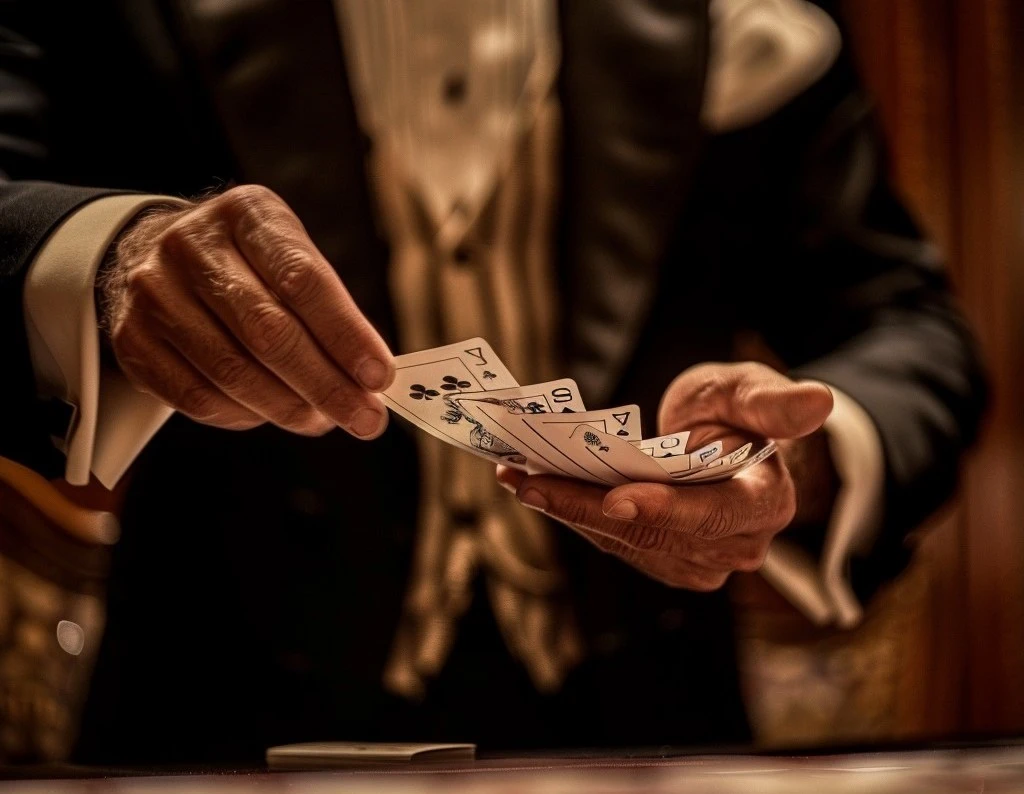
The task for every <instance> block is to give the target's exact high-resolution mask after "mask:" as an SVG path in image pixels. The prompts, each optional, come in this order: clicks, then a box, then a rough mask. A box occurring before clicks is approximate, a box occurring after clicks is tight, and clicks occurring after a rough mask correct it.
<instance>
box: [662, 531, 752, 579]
mask: <svg viewBox="0 0 1024 794" xmlns="http://www.w3.org/2000/svg"><path fill="white" fill-rule="evenodd" d="M771 539H772V535H771V534H768V533H762V534H756V535H730V536H729V537H725V538H718V539H717V540H710V541H709V540H703V539H702V538H697V537H692V536H687V537H686V551H685V553H684V554H682V555H681V556H683V557H685V558H686V559H688V560H690V561H691V562H693V563H695V564H697V565H700V566H701V567H703V568H707V569H708V570H709V571H717V572H720V573H727V572H732V571H743V572H744V573H753V572H755V571H759V570H760V569H761V567H762V566H763V565H764V558H765V556H766V555H767V554H768V547H769V546H770V545H771Z"/></svg>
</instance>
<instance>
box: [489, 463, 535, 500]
mask: <svg viewBox="0 0 1024 794" xmlns="http://www.w3.org/2000/svg"><path fill="white" fill-rule="evenodd" d="M494 476H495V478H496V479H497V480H498V485H500V486H501V487H502V488H504V489H505V490H506V491H508V492H509V493H512V494H514V493H516V492H517V491H518V490H519V486H520V485H522V484H523V480H525V479H526V477H527V475H526V472H522V471H519V470H518V469H513V468H512V467H511V466H502V465H501V464H500V463H499V464H498V467H497V469H496V470H495V472H494Z"/></svg>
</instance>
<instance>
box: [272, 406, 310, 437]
mask: <svg viewBox="0 0 1024 794" xmlns="http://www.w3.org/2000/svg"><path fill="white" fill-rule="evenodd" d="M318 417H319V414H318V413H317V412H316V411H315V410H314V409H313V408H312V407H311V406H309V405H307V404H306V403H298V402H297V403H295V404H293V405H291V406H289V407H288V408H285V409H284V411H282V412H281V415H280V417H279V418H278V419H277V420H276V421H275V422H274V424H276V425H277V426H278V427H283V428H285V429H286V430H294V431H295V432H296V433H306V432H307V431H309V430H312V429H314V427H316V426H317V425H318V424H319V418H318Z"/></svg>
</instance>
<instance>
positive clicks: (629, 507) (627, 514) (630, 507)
mask: <svg viewBox="0 0 1024 794" xmlns="http://www.w3.org/2000/svg"><path fill="white" fill-rule="evenodd" d="M639 512H640V511H639V510H637V509H636V504H634V503H633V502H632V501H630V500H629V499H622V500H620V501H618V502H616V503H615V504H613V505H612V506H611V509H610V510H609V511H608V512H607V513H605V515H606V516H609V517H610V518H621V519H622V520H623V521H632V520H633V519H634V518H636V516H637V513H639Z"/></svg>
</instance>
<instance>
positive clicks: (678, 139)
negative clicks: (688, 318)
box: [560, 0, 709, 403]
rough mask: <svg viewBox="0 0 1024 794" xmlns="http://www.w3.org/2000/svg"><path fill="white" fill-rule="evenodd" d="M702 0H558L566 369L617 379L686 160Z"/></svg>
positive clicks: (693, 150)
mask: <svg viewBox="0 0 1024 794" xmlns="http://www.w3.org/2000/svg"><path fill="white" fill-rule="evenodd" d="M708 35H709V31H708V15H707V0H629V1H628V2H623V0H563V2H562V36H563V56H562V76H561V93H562V104H563V112H564V116H565V177H564V179H565V181H564V193H565V207H564V210H563V212H564V226H563V230H564V231H563V237H562V240H561V241H560V245H561V249H562V261H563V263H564V266H565V269H564V271H563V300H564V302H565V311H564V312H563V317H564V318H565V322H566V327H565V331H566V337H567V345H568V349H567V355H568V363H569V367H570V374H571V375H572V376H573V377H574V378H575V379H576V381H577V383H578V384H579V386H580V388H581V390H582V392H583V393H584V394H585V395H586V396H587V399H588V400H589V401H595V402H597V403H601V402H603V401H604V400H606V399H607V398H609V397H610V396H611V392H612V391H613V390H614V389H615V387H616V385H617V384H618V381H619V378H620V377H621V375H622V372H623V369H624V367H625V365H626V362H627V361H628V359H629V357H630V355H631V353H632V352H633V349H634V347H635V345H636V344H637V340H638V338H639V335H640V333H641V331H642V328H643V324H644V322H645V321H646V319H647V314H648V312H649V309H650V305H651V301H652V298H653V296H654V292H655V290H656V285H657V270H658V267H659V265H660V263H661V259H662V258H663V256H664V255H665V251H666V248H667V245H668V243H669V238H670V236H671V234H672V231H673V228H674V227H675V225H676V224H677V223H678V218H679V213H680V211H681V207H682V202H683V200H684V198H685V194H686V188H687V183H688V181H689V177H690V171H691V169H692V167H693V164H694V163H695V161H696V154H697V147H698V141H699V134H700V133H699V125H698V118H699V112H700V106H701V101H702V98H703V86H704V76H705V68H706V63H707V54H708Z"/></svg>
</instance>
